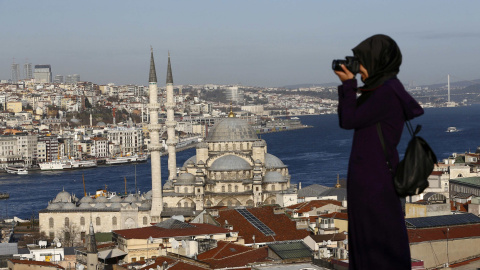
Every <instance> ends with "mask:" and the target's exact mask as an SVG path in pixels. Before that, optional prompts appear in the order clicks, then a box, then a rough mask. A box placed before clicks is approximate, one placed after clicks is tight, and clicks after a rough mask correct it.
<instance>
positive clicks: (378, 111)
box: [335, 35, 423, 269]
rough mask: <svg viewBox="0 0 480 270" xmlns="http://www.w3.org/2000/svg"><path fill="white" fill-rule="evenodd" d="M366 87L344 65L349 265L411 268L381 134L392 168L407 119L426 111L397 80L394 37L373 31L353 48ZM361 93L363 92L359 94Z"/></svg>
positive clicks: (398, 60)
mask: <svg viewBox="0 0 480 270" xmlns="http://www.w3.org/2000/svg"><path fill="white" fill-rule="evenodd" d="M353 53H354V57H356V59H358V61H359V62H360V71H359V73H360V75H361V77H362V82H363V83H364V85H363V86H362V87H360V88H357V81H356V79H355V74H353V73H352V72H350V71H349V70H348V69H347V68H346V67H345V66H342V71H335V74H337V76H338V77H339V79H340V80H341V81H342V85H340V86H339V87H338V97H339V104H338V116H339V121H340V127H342V128H344V129H354V130H355V132H354V135H353V144H352V151H351V153H350V160H349V165H348V176H347V200H348V233H349V234H348V244H349V264H350V269H411V261H410V248H409V244H408V235H407V230H406V227H405V219H404V215H403V211H402V206H401V202H400V199H399V197H398V196H397V194H396V192H395V189H394V186H393V178H392V173H391V172H390V169H389V166H388V165H387V163H386V157H385V153H384V151H383V149H382V145H381V142H380V139H379V136H378V131H377V123H380V127H381V129H382V132H383V136H384V140H385V144H386V148H387V152H388V156H389V159H390V163H391V164H392V168H393V170H395V169H396V167H397V165H398V160H399V159H398V152H397V149H396V147H397V145H398V142H399V141H400V137H401V135H402V130H403V126H404V121H405V119H406V118H407V119H412V118H414V117H417V116H419V115H422V114H423V109H422V108H421V107H420V105H419V104H418V103H417V102H416V101H415V100H414V99H413V98H412V97H411V96H410V95H409V94H408V93H407V92H406V91H405V89H404V87H403V85H402V83H401V82H400V81H399V80H398V79H397V77H396V75H397V74H398V72H399V68H400V64H401V63H402V54H401V52H400V49H399V48H398V46H397V44H396V43H395V41H394V40H393V39H391V38H390V37H388V36H385V35H375V36H372V37H370V38H368V39H366V40H364V41H363V42H361V43H360V44H359V45H358V46H357V47H355V48H353ZM357 92H360V93H361V94H360V96H359V97H358V98H357Z"/></svg>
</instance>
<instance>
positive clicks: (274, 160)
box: [265, 153, 287, 169]
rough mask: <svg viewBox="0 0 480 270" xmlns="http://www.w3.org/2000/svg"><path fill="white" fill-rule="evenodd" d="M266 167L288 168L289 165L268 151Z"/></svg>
mask: <svg viewBox="0 0 480 270" xmlns="http://www.w3.org/2000/svg"><path fill="white" fill-rule="evenodd" d="M265 167H267V169H280V168H286V167H287V166H286V165H285V164H283V162H282V161H281V160H280V159H279V158H278V157H276V156H274V155H272V154H269V153H266V154H265Z"/></svg>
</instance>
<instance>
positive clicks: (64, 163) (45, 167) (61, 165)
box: [38, 159, 72, 171]
mask: <svg viewBox="0 0 480 270" xmlns="http://www.w3.org/2000/svg"><path fill="white" fill-rule="evenodd" d="M38 165H39V166H40V170H42V171H58V170H65V169H71V168H72V163H71V162H70V161H69V160H66V159H59V160H53V161H48V162H43V163H40V164H38Z"/></svg>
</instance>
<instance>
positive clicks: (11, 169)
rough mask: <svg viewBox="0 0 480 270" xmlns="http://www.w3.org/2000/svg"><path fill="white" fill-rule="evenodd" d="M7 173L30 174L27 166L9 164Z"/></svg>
mask: <svg viewBox="0 0 480 270" xmlns="http://www.w3.org/2000/svg"><path fill="white" fill-rule="evenodd" d="M5 171H6V172H7V173H11V174H19V175H25V174H28V171H27V168H24V167H13V166H9V167H6V168H5Z"/></svg>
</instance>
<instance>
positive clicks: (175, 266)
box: [140, 256, 210, 270]
mask: <svg viewBox="0 0 480 270" xmlns="http://www.w3.org/2000/svg"><path fill="white" fill-rule="evenodd" d="M163 262H167V263H168V266H169V267H168V269H169V270H170V269H171V270H185V269H189V270H190V269H191V270H203V269H210V268H207V267H201V266H199V265H194V264H189V263H186V262H183V261H179V260H175V259H173V258H169V257H165V256H160V257H157V258H156V259H155V262H154V263H153V264H150V265H147V266H145V267H143V268H140V270H149V269H157V266H160V267H161V266H162V265H163ZM143 263H144V262H143Z"/></svg>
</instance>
